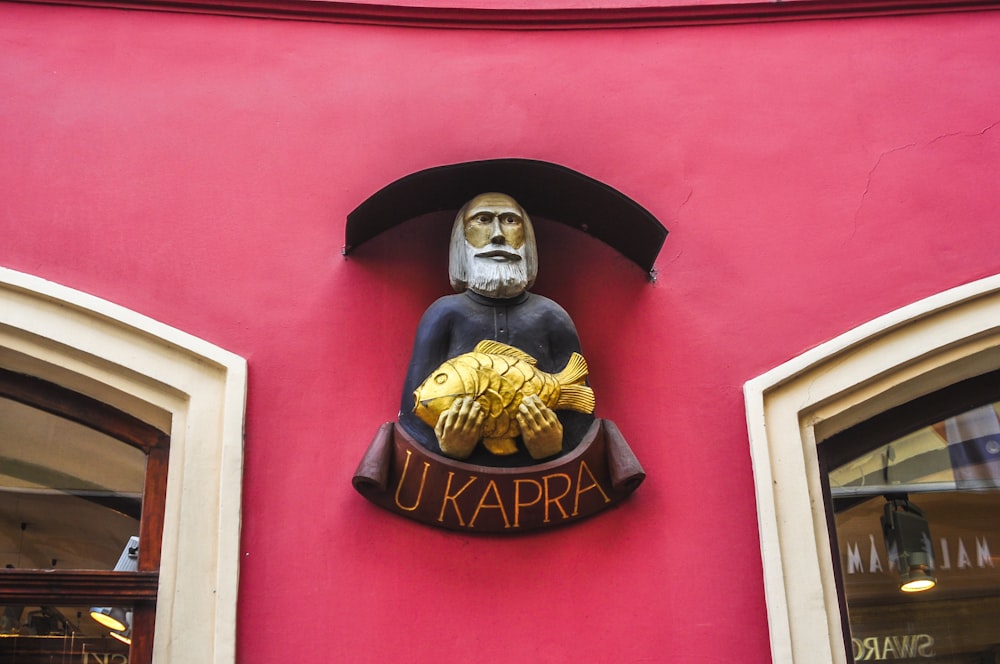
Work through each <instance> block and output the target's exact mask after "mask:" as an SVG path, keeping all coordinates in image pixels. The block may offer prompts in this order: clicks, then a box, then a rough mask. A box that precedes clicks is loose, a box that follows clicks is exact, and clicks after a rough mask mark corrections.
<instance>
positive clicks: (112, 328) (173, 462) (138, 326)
mask: <svg viewBox="0 0 1000 664" xmlns="http://www.w3.org/2000/svg"><path fill="white" fill-rule="evenodd" d="M0 366H3V367H4V368H7V369H11V370H13V371H19V372H21V373H26V374H30V375H34V376H37V377H39V378H43V379H45V380H48V381H51V382H54V383H58V384H60V385H63V386H65V387H67V388H69V389H72V390H75V391H77V392H80V393H83V394H86V395H88V396H91V397H94V398H96V399H99V400H101V401H104V402H105V403H108V404H110V405H112V406H115V407H116V408H118V409H120V410H123V411H125V412H127V413H130V414H132V415H134V416H136V417H138V418H140V419H142V420H144V421H146V422H148V423H150V424H152V425H154V426H156V427H158V428H160V429H161V430H163V431H165V432H167V433H169V434H170V460H169V464H168V477H167V497H166V505H165V513H164V529H163V540H162V547H161V548H162V561H161V565H160V577H159V589H158V596H157V611H156V633H155V638H154V646H153V661H154V662H159V663H166V662H190V663H192V664H194V663H201V662H206V663H208V662H211V663H213V664H230V663H233V662H235V661H236V598H237V589H238V581H239V560H240V555H239V537H240V518H241V511H240V508H241V498H242V495H241V491H242V475H243V422H244V413H245V406H246V386H247V366H246V360H244V359H243V358H241V357H239V356H237V355H235V354H233V353H230V352H228V351H225V350H223V349H221V348H218V347H217V346H214V345H212V344H210V343H207V342H205V341H202V340H200V339H197V338H195V337H192V336H191V335H188V334H185V333H183V332H180V331H178V330H176V329H173V328H171V327H169V326H167V325H164V324H162V323H159V322H157V321H154V320H152V319H150V318H147V317H145V316H142V315H140V314H138V313H135V312H133V311H129V310H128V309H125V308H123V307H120V306H118V305H115V304H112V303H110V302H107V301H105V300H101V299H100V298H96V297H93V296H91V295H88V294H86V293H82V292H80V291H77V290H73V289H71V288H67V287H65V286H61V285H58V284H55V283H52V282H49V281H46V280H43V279H40V278H38V277H34V276H31V275H27V274H24V273H21V272H16V271H14V270H9V269H5V268H0Z"/></svg>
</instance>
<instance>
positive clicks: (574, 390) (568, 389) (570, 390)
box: [554, 385, 595, 413]
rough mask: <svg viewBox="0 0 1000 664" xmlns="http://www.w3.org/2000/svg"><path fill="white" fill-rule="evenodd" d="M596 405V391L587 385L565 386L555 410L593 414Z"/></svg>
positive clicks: (560, 392)
mask: <svg viewBox="0 0 1000 664" xmlns="http://www.w3.org/2000/svg"><path fill="white" fill-rule="evenodd" d="M594 405H595V404H594V391H593V390H592V389H590V388H589V387H587V386H586V385H563V387H562V389H561V390H560V391H559V400H558V401H556V405H555V407H554V409H555V410H562V409H567V410H575V411H577V412H580V413H593V412H594Z"/></svg>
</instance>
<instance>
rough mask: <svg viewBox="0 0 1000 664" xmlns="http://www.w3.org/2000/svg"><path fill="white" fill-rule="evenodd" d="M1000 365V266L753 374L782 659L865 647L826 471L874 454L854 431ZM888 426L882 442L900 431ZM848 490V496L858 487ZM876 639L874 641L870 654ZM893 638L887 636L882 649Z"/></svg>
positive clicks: (803, 660) (759, 474) (768, 581)
mask: <svg viewBox="0 0 1000 664" xmlns="http://www.w3.org/2000/svg"><path fill="white" fill-rule="evenodd" d="M998 369H1000V276H995V277H990V278H988V279H983V280H981V281H978V282H974V283H970V284H966V285H964V286H961V287H959V288H956V289H953V290H951V291H947V292H944V293H941V294H939V295H936V296H933V297H930V298H927V299H926V300H922V301H920V302H917V303H915V304H913V305H910V306H908V307H904V308H903V309H900V310H898V311H895V312H892V313H891V314H887V315H886V316H883V317H881V318H879V319H876V320H874V321H872V322H870V323H867V324H865V325H862V326H861V327H859V328H857V329H855V330H852V331H850V332H848V333H846V334H843V335H841V336H840V337H837V338H836V339H833V340H832V341H830V342H827V343H825V344H823V345H821V346H819V347H817V348H815V349H812V350H811V351H809V352H807V353H805V354H803V355H802V356H800V357H798V358H795V359H793V360H791V361H789V362H787V363H786V364H784V365H781V366H779V367H777V368H775V369H773V370H772V371H769V372H767V373H766V374H763V375H762V376H759V377H758V378H755V379H754V380H751V381H749V382H748V383H747V384H746V386H745V388H744V393H745V397H746V406H747V423H748V430H749V434H750V447H751V455H752V459H753V469H754V480H755V485H756V491H757V511H758V524H759V528H760V538H761V553H762V558H763V566H764V585H765V594H766V598H767V607H768V622H769V627H770V632H771V649H772V656H773V658H774V661H780V662H796V663H800V664H807V663H808V664H813V663H814V662H844V661H849V660H850V658H851V654H852V653H851V651H852V650H854V649H855V645H856V644H854V642H853V637H852V636H850V634H851V633H850V631H849V630H848V629H847V625H846V624H845V620H844V616H845V615H846V611H845V610H844V605H845V596H844V594H843V593H842V592H841V588H842V585H840V584H839V583H838V576H837V569H838V567H839V563H840V560H839V556H835V554H834V551H836V550H837V549H835V548H834V546H833V543H834V541H835V534H834V532H835V526H833V525H832V524H831V523H830V517H829V515H828V512H827V509H826V505H827V500H826V497H827V495H828V493H833V492H832V491H831V492H828V491H827V485H828V482H829V481H830V480H829V477H828V476H827V474H826V471H830V472H831V473H832V472H837V469H838V468H840V467H842V466H843V463H844V462H845V461H846V462H849V461H851V460H852V459H856V458H858V455H860V454H864V453H865V452H858V450H859V449H862V448H857V447H855V448H853V449H850V448H851V446H852V445H854V443H850V442H849V440H850V439H851V436H850V434H844V433H843V432H847V431H849V430H851V429H852V428H853V427H856V426H862V423H865V422H869V421H877V419H876V418H878V417H879V416H881V415H882V414H883V413H890V412H893V410H894V409H896V408H899V407H905V404H910V403H913V402H916V403H921V402H917V401H916V400H918V399H922V398H928V395H935V394H936V393H937V394H938V395H939V396H940V391H941V390H944V389H945V388H949V387H950V386H953V385H959V384H962V383H963V382H964V381H966V380H969V379H975V378H976V377H980V376H985V375H987V374H990V373H991V372H993V371H996V370H998ZM981 380H987V381H988V380H989V378H984V379H981ZM930 398H932V399H933V398H935V397H930ZM984 398H985V399H989V398H991V397H989V396H986V395H984ZM924 403H925V404H926V403H928V402H924ZM975 405H977V406H981V405H985V403H983V402H981V403H978V404H975ZM896 412H897V414H898V412H899V411H896ZM961 412H964V411H959V412H958V413H954V412H952V413H945V414H944V415H942V417H948V416H951V415H955V414H960V413H961ZM940 421H941V420H940V418H938V419H936V420H935V421H934V422H926V423H924V424H929V425H932V426H933V425H934V424H935V423H937V422H940ZM910 424H911V425H912V424H914V423H913V422H911V423H910ZM920 426H923V424H921V425H920ZM855 431H856V430H855ZM838 434H840V435H838ZM887 435H888V439H884V440H882V441H881V442H880V443H878V446H881V445H885V444H889V443H891V442H892V441H893V440H895V439H896V438H895V437H894V436H895V434H894V433H889V434H887ZM901 435H905V434H901ZM869 444H871V443H870V441H869V442H868V443H864V444H861V443H859V445H862V447H863V446H864V445H869ZM824 446H825V447H824ZM878 446H876V449H877V447H878ZM871 451H872V450H871V449H869V450H868V452H869V453H870V452H871ZM835 457H836V458H838V459H839V460H834V459H835ZM845 472H846V471H845ZM833 481H837V480H836V479H834V480H833ZM840 493H841V495H840V497H839V499H840V500H841V504H843V500H846V493H847V492H846V491H842V492H840ZM910 499H911V502H912V503H916V504H917V505H919V502H917V500H915V499H914V497H913V496H910ZM880 500H881V501H885V498H884V497H882V498H880ZM881 504H882V503H880V505H881ZM932 528H933V526H932ZM876 532H877V531H876ZM878 534H879V535H881V533H878ZM885 564H886V563H885V562H884V561H883V565H885ZM903 635H904V634H899V635H898V636H903ZM871 636H872V637H874V636H875V635H871ZM881 636H883V637H885V636H889V637H891V636H893V635H892V634H883V635H881ZM865 638H868V635H865ZM900 644H902V641H900ZM863 645H864V644H863ZM872 645H874V642H869V643H868V644H867V645H865V647H866V653H867V650H870V649H871V646H872ZM884 645H885V642H884V640H883V642H882V645H881V646H880V649H881V650H880V655H883V654H884V649H885V648H884ZM893 647H895V643H893ZM907 647H908V646H907ZM894 654H895V653H894ZM868 659H875V658H874V654H872V657H869V658H868Z"/></svg>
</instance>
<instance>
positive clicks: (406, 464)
mask: <svg viewBox="0 0 1000 664" xmlns="http://www.w3.org/2000/svg"><path fill="white" fill-rule="evenodd" d="M411 456H413V452H411V451H410V450H406V461H404V462H403V472H402V474H401V475H400V476H399V484H397V485H396V506H397V507H399V509H401V510H405V511H407V512H412V511H413V510H415V509H417V508H418V507H420V499H421V497H423V495H424V483H425V482H426V481H427V469H428V468H430V467H431V464H429V463H428V462H426V461H424V472H423V475H421V476H420V489H419V490H418V491H417V500H416V502H414V503H413V505H412V506H411V507H406V506H404V505H403V503H401V502H399V492H400V491H402V489H403V482H404V481H405V480H406V471H407V470H409V468H410V457H411Z"/></svg>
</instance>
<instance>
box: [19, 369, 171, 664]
mask: <svg viewBox="0 0 1000 664" xmlns="http://www.w3.org/2000/svg"><path fill="white" fill-rule="evenodd" d="M169 441H170V438H169V436H168V435H167V434H166V433H165V432H163V431H160V430H159V429H157V428H155V427H153V426H151V425H149V424H147V423H145V422H143V421H142V420H139V419H138V418H135V417H133V416H131V415H129V414H127V413H124V412H122V411H120V410H117V409H116V408H113V407H111V406H108V405H107V404H104V403H102V402H100V401H97V400H96V399H93V398H91V397H88V396H86V395H83V394H80V393H78V392H73V391H72V390H68V389H66V388H64V387H61V386H59V385H57V384H55V383H52V382H49V381H45V380H41V379H38V378H35V377H33V376H28V375H25V374H20V373H15V372H12V371H8V370H4V369H0V496H2V500H0V538H2V539H0V541H3V542H5V543H6V546H4V547H3V551H2V554H0V555H3V556H4V557H5V560H3V561H0V562H2V563H3V564H4V568H3V569H0V606H2V607H3V617H2V618H0V661H5V662H12V663H14V664H17V663H18V662H35V661H39V662H41V661H48V660H49V659H50V658H53V657H61V658H66V657H70V658H73V659H76V658H77V657H79V656H82V655H83V653H85V652H90V653H93V654H94V655H95V656H96V657H99V656H101V655H104V656H108V655H115V656H122V655H124V656H126V657H127V658H128V659H127V661H128V662H130V663H131V664H145V663H147V662H150V661H152V645H153V625H154V622H155V620H154V618H155V608H156V590H157V584H158V581H159V568H160V540H161V537H162V534H163V508H164V499H165V497H166V476H167V461H168V455H169ZM122 661H124V660H122Z"/></svg>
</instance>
